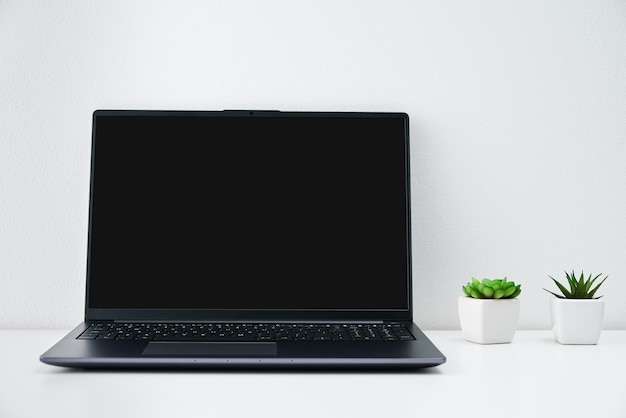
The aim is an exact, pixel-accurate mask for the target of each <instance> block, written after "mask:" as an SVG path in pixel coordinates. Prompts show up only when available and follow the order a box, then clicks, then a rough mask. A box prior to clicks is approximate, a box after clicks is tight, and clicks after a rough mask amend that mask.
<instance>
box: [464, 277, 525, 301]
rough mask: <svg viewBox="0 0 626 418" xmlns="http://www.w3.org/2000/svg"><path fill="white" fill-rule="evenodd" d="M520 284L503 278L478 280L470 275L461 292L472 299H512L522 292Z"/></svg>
mask: <svg viewBox="0 0 626 418" xmlns="http://www.w3.org/2000/svg"><path fill="white" fill-rule="evenodd" d="M521 287H522V285H520V284H518V285H515V282H512V281H508V280H507V278H506V277H505V278H504V279H496V280H490V279H483V280H482V281H479V280H478V279H476V278H475V277H472V281H471V282H468V283H467V284H466V285H465V286H463V293H465V295H466V296H469V297H470V298H474V299H513V298H514V297H517V296H519V294H520V293H521V292H522V289H521Z"/></svg>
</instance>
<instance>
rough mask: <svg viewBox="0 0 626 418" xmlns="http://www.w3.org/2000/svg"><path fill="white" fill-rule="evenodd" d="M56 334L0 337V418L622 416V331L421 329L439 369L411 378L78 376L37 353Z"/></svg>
mask: <svg viewBox="0 0 626 418" xmlns="http://www.w3.org/2000/svg"><path fill="white" fill-rule="evenodd" d="M66 333H67V330H61V331H18V330H4V331H0V341H1V342H2V343H1V344H0V371H1V375H0V376H1V377H0V379H1V380H0V417H8V418H13V417H44V416H45V417H57V416H59V417H61V416H62V417H64V418H69V417H81V418H82V417H115V418H117V417H127V416H128V417H130V416H134V417H136V416H146V417H147V416H150V417H176V416H179V417H208V416H211V417H265V416H267V417H290V418H291V417H293V418H296V417H297V418H300V417H316V418H321V417H323V418H326V417H342V418H345V417H359V418H361V417H381V418H383V417H394V416H400V415H402V416H405V417H407V416H408V417H417V416H422V417H532V418H534V417H586V416H589V417H615V418H624V417H626V395H625V394H624V379H625V376H626V331H610V330H604V331H602V336H601V337H600V342H599V343H598V345H591V346H577V345H560V344H558V343H557V342H555V341H554V337H553V335H552V332H551V331H517V333H516V334H515V337H514V339H513V342H512V343H511V344H494V345H480V344H474V343H470V342H467V341H465V340H464V339H463V336H462V334H461V332H460V331H426V332H425V333H426V334H427V335H428V337H429V338H431V339H432V341H433V342H434V343H435V345H437V347H439V348H440V349H441V351H442V352H443V353H444V355H446V357H447V362H446V363H445V364H443V365H441V366H437V367H434V368H429V369H424V370H419V371H411V372H368V371H363V372H336V371H334V372H302V371H299V372H294V371H291V372H269V371H259V372H224V371H219V372H215V371H171V372H163V371H127V372H117V371H115V372H114V371H84V370H72V369H64V368H59V367H53V366H48V365H45V364H43V363H40V362H39V355H40V354H41V353H43V352H44V351H45V350H46V349H47V348H48V347H49V346H50V345H51V344H53V343H54V342H56V341H57V340H58V339H60V338H61V337H62V336H63V335H65V334H66Z"/></svg>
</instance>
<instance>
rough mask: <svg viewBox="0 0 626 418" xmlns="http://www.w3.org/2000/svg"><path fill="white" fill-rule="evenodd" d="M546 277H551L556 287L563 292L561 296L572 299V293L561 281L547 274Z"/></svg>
mask: <svg viewBox="0 0 626 418" xmlns="http://www.w3.org/2000/svg"><path fill="white" fill-rule="evenodd" d="M548 277H550V278H551V279H552V281H553V282H554V283H555V284H556V287H558V288H559V290H560V291H561V293H563V296H565V298H566V299H572V298H573V296H572V294H571V293H570V292H569V291H568V290H567V289H566V288H565V286H563V285H562V284H561V283H559V282H558V281H557V280H556V279H555V278H554V277H552V276H548ZM548 292H550V291H549V290H548ZM550 293H552V292H550ZM552 294H554V293H552Z"/></svg>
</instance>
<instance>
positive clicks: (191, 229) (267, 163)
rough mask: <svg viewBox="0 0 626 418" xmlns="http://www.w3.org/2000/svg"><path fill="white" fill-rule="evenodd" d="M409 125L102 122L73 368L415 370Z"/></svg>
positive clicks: (220, 114)
mask: <svg viewBox="0 0 626 418" xmlns="http://www.w3.org/2000/svg"><path fill="white" fill-rule="evenodd" d="M409 148H410V147H409V117H408V115H407V114H406V113H399V112H398V113H394V112H295V111H287V112H286V111H255V110H252V111H250V110H225V111H221V110H220V111H190V110H185V111H171V110H165V111H163V110H96V111H95V112H94V113H93V125H92V156H91V178H90V202H89V228H88V234H89V236H88V248H87V266H86V273H87V278H86V284H87V288H86V306H85V314H84V321H83V322H81V323H80V324H79V325H78V326H77V327H76V328H74V329H73V330H72V331H70V332H69V333H68V334H67V335H66V336H65V337H64V338H62V339H61V340H60V341H59V342H58V343H57V344H55V345H54V346H52V347H51V348H50V349H49V350H48V351H46V352H45V353H44V354H42V355H41V357H40V360H41V361H42V362H44V363H47V364H50V365H55V366H66V367H76V368H144V367H145V368H219V369H224V368H375V367H378V368H422V367H431V366H437V365H440V364H442V363H444V362H445V361H446V359H445V357H444V355H443V354H442V353H441V352H440V350H439V349H438V348H437V347H436V346H435V345H434V344H433V343H432V342H431V341H430V340H429V339H428V338H427V337H426V335H425V334H424V333H423V332H422V331H421V330H420V328H419V327H418V326H417V325H416V323H415V322H414V321H413V303H412V291H411V286H412V275H411V231H410V225H411V218H410V194H409V184H410V176H409V162H410V158H409Z"/></svg>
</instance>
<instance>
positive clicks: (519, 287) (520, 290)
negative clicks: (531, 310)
mask: <svg viewBox="0 0 626 418" xmlns="http://www.w3.org/2000/svg"><path fill="white" fill-rule="evenodd" d="M520 293H522V285H521V284H518V285H517V286H515V292H513V294H512V295H511V296H509V298H511V299H513V298H516V297H518V296H519V294H520Z"/></svg>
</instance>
